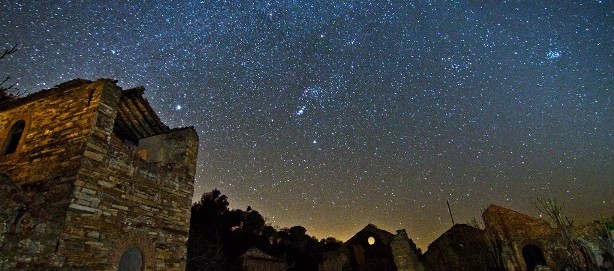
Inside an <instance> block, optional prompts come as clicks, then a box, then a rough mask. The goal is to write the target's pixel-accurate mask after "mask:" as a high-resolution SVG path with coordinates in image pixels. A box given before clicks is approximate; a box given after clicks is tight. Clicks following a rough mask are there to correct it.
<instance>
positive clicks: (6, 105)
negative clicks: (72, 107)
mask: <svg viewBox="0 0 614 271" xmlns="http://www.w3.org/2000/svg"><path fill="white" fill-rule="evenodd" d="M98 80H104V81H109V82H112V83H116V82H117V81H116V80H111V79H98ZM91 83H92V81H90V80H86V79H81V78H76V79H73V80H70V81H66V82H64V83H61V84H58V85H55V86H53V87H52V88H50V89H43V90H41V91H37V92H34V93H31V94H29V95H27V96H25V97H22V98H16V99H12V100H8V101H5V102H3V103H0V111H2V110H6V109H10V108H13V107H17V106H19V105H22V104H26V103H29V102H31V101H34V100H37V99H42V98H45V97H47V96H50V95H54V94H59V93H62V92H63V91H66V90H68V89H71V88H75V87H80V86H83V85H87V84H91Z"/></svg>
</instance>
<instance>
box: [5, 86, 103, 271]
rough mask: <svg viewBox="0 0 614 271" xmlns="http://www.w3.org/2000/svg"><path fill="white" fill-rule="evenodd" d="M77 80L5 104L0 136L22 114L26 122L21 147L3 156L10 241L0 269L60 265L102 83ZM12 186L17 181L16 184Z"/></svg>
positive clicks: (6, 236) (8, 237)
mask: <svg viewBox="0 0 614 271" xmlns="http://www.w3.org/2000/svg"><path fill="white" fill-rule="evenodd" d="M83 84H85V82H83V81H73V82H68V83H66V84H64V85H61V86H59V87H57V88H55V89H51V90H47V91H45V92H42V93H39V94H34V95H31V96H29V97H27V98H23V99H21V100H18V101H16V102H12V103H8V104H4V105H3V106H0V142H2V143H3V144H4V143H5V142H6V141H7V137H8V134H7V133H8V130H9V129H10V127H11V126H12V125H13V123H15V122H16V121H18V120H24V121H25V123H26V125H25V129H24V132H23V136H22V137H21V140H20V142H19V145H18V147H17V150H16V151H15V153H12V154H8V155H3V156H0V172H2V173H4V174H6V175H5V181H4V182H3V183H2V184H0V186H2V188H1V189H3V190H4V191H5V192H9V191H13V192H9V193H10V195H13V196H12V197H5V196H2V197H0V201H1V204H2V207H3V208H2V216H3V217H2V225H1V227H0V230H2V231H1V232H0V234H1V235H2V238H3V239H4V241H3V242H2V244H1V248H0V269H2V270H6V269H34V268H39V267H40V268H41V269H42V268H43V266H44V267H47V266H60V265H61V264H62V263H61V261H62V259H61V257H58V254H57V246H58V245H57V244H58V242H59V240H60V235H61V231H62V229H63V226H64V220H65V215H66V210H67V208H68V205H69V202H70V198H69V196H70V194H71V191H72V189H73V183H74V181H75V180H76V174H77V171H78V168H79V165H80V163H81V158H82V157H83V155H82V154H83V149H84V147H85V143H86V141H87V139H88V135H89V131H90V129H91V127H92V124H93V120H94V115H95V110H96V104H95V103H93V102H92V101H91V99H93V98H97V96H99V95H100V94H101V92H102V91H101V89H100V88H99V86H100V85H89V86H85V87H81V86H82V85H83ZM11 186H13V187H12V188H11Z"/></svg>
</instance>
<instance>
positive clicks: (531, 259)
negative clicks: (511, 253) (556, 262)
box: [522, 245, 546, 271]
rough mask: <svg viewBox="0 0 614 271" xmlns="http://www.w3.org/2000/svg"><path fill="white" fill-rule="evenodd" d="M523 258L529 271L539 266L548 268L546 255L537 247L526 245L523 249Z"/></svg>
mask: <svg viewBox="0 0 614 271" xmlns="http://www.w3.org/2000/svg"><path fill="white" fill-rule="evenodd" d="M522 257H523V258H524V263H525V264H526V265H527V270H528V271H531V270H533V269H535V267H536V266H538V265H543V266H546V259H545V258H544V253H542V250H541V249H539V247H538V246H535V245H526V246H524V247H523V248H522Z"/></svg>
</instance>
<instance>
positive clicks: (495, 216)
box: [482, 204, 550, 228]
mask: <svg viewBox="0 0 614 271" xmlns="http://www.w3.org/2000/svg"><path fill="white" fill-rule="evenodd" d="M482 218H483V219H484V223H485V224H486V226H489V224H490V223H493V222H494V221H500V222H503V223H505V224H509V225H524V226H529V225H530V226H532V227H546V228H550V223H548V222H547V221H546V220H544V219H541V218H536V217H532V216H530V215H527V214H523V213H520V212H517V211H514V210H511V209H507V208H505V207H501V206H498V205H495V204H491V205H490V206H488V208H486V210H484V212H483V213H482ZM500 222H499V223H500Z"/></svg>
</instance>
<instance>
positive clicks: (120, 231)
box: [0, 79, 198, 270]
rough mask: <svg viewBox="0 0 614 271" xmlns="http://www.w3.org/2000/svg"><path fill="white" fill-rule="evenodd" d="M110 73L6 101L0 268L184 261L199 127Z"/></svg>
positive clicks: (146, 266) (154, 266) (1, 131)
mask: <svg viewBox="0 0 614 271" xmlns="http://www.w3.org/2000/svg"><path fill="white" fill-rule="evenodd" d="M143 91H144V89H143V88H142V87H140V88H134V89H128V90H122V89H121V88H120V87H118V86H117V85H116V83H115V82H114V81H112V80H105V79H101V80H97V81H93V82H92V81H87V80H80V79H76V80H72V81H69V82H66V83H62V84H60V85H58V86H56V87H54V88H52V89H48V90H43V91H40V92H38V93H35V94H31V95H29V96H27V97H24V98H20V99H16V100H12V101H9V102H5V103H2V104H0V270H184V269H185V262H186V259H185V257H186V239H187V235H188V228H189V223H190V222H189V219H190V214H189V212H190V205H191V199H192V193H193V182H194V174H195V164H196V156H197V150H198V135H197V134H196V132H195V130H194V129H193V128H179V129H169V127H167V126H166V125H165V124H163V123H162V122H161V121H160V119H159V118H158V116H157V115H156V113H155V112H154V111H153V110H152V108H151V107H150V105H149V103H148V102H147V101H146V100H145V99H144V98H143Z"/></svg>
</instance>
